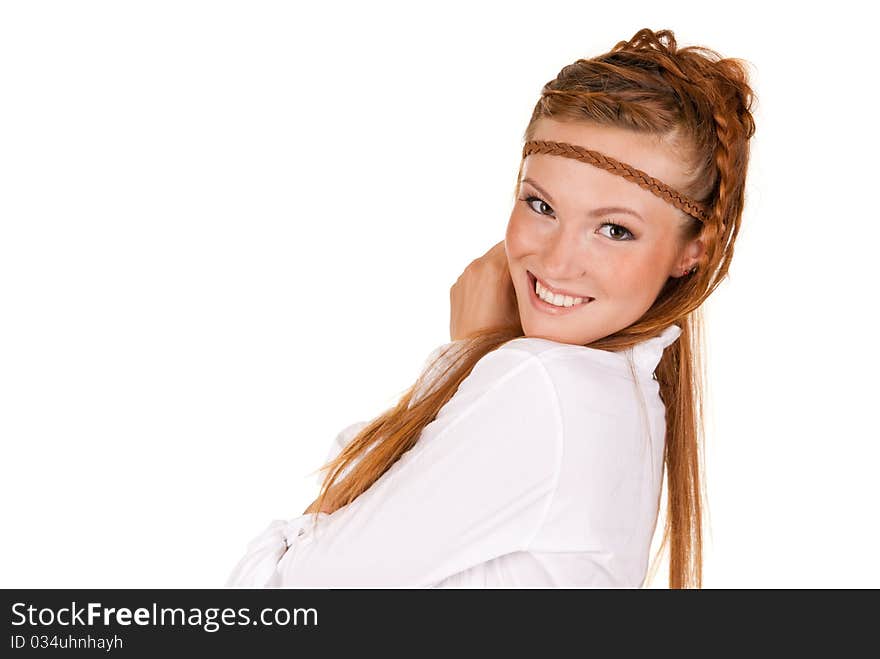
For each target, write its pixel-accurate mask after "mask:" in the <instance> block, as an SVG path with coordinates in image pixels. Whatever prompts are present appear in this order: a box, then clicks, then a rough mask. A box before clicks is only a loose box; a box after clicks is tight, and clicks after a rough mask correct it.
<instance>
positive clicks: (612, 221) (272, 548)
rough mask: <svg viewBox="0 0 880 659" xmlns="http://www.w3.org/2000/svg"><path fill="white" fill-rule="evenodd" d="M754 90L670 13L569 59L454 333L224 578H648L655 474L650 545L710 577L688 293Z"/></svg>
mask: <svg viewBox="0 0 880 659" xmlns="http://www.w3.org/2000/svg"><path fill="white" fill-rule="evenodd" d="M753 100H754V94H753V91H752V89H751V88H750V87H749V83H748V76H747V74H746V70H745V67H744V66H743V63H742V62H741V60H736V59H729V58H728V59H723V58H721V57H720V55H718V54H717V53H716V52H715V51H712V50H709V49H707V48H701V47H688V48H677V46H676V41H675V38H674V35H673V33H672V32H670V31H668V30H662V31H659V32H653V31H652V30H649V29H643V30H640V31H638V32H637V33H636V34H635V35H634V36H633V38H632V39H630V40H629V41H621V42H619V43H618V44H617V45H615V46H614V48H613V49H612V50H611V51H610V52H608V53H605V54H603V55H600V56H597V57H594V58H591V59H581V60H577V61H576V62H574V63H572V64H570V65H568V66H565V67H564V68H563V69H562V70H561V71H560V72H559V75H558V76H557V77H556V78H555V79H553V80H551V81H550V82H548V83H547V84H546V85H545V86H544V88H543V90H542V94H541V98H540V99H539V100H538V103H537V104H536V106H535V108H534V112H533V114H532V117H531V120H530V122H529V124H528V126H527V128H526V131H525V134H524V138H525V145H524V148H523V158H522V161H521V163H520V168H519V173H518V176H517V185H516V200H515V202H514V205H513V210H512V212H511V215H510V220H509V223H508V226H507V233H506V236H505V239H504V240H503V241H501V242H499V243H498V244H497V245H495V246H494V247H492V248H491V249H490V250H489V251H488V252H487V253H486V254H485V255H483V256H482V257H480V258H478V259H477V260H475V261H474V262H473V263H471V264H470V265H469V266H468V267H467V269H466V270H465V271H464V272H463V273H462V275H461V276H460V277H459V279H458V281H456V283H455V285H454V286H453V287H452V289H451V291H450V300H451V308H452V309H451V321H450V330H451V339H452V341H451V342H450V343H448V344H445V345H443V346H440V348H438V349H437V350H435V351H434V353H432V355H431V356H430V357H429V359H428V362H427V363H426V368H425V371H424V372H423V374H422V376H421V377H420V378H419V379H418V381H417V382H416V383H415V384H414V385H413V386H412V387H410V388H409V389H408V390H407V392H406V393H405V394H404V396H403V397H402V398H401V400H400V402H399V403H398V404H397V405H396V406H395V407H394V408H393V409H390V410H388V411H387V412H385V413H383V414H382V415H380V416H379V417H377V418H376V419H374V420H372V421H371V422H362V423H357V424H353V425H351V426H348V427H347V428H345V429H344V430H343V431H342V432H341V433H340V434H339V436H338V437H337V438H336V442H335V444H334V447H333V448H332V449H331V452H330V455H329V456H328V462H327V464H326V465H325V466H324V467H323V469H324V470H326V474H325V476H324V479H323V483H322V487H321V490H320V493H319V496H318V498H317V499H316V500H315V501H314V502H313V503H312V504H311V505H310V506H309V507H308V508H307V509H306V510H305V512H304V513H303V514H302V515H301V516H299V517H296V518H294V519H291V520H275V521H274V522H272V523H271V524H270V525H269V527H268V528H266V529H265V530H264V531H263V532H262V533H261V534H259V535H258V536H257V537H256V538H255V539H254V540H253V541H252V542H251V543H250V545H249V547H248V551H247V553H246V555H245V556H244V557H243V558H242V559H241V561H240V562H239V563H238V565H237V566H236V567H235V569H234V570H233V573H232V574H231V575H230V577H229V579H228V581H227V585H230V586H298V587H365V586H373V587H401V586H408V587H474V586H479V587H525V586H528V587H536V586H544V587H546V586H556V587H583V586H598V587H638V586H641V585H644V583H645V580H646V577H647V573H648V569H647V568H648V558H649V556H648V554H649V550H650V546H651V540H652V536H653V534H654V531H655V529H656V524H657V518H658V514H659V507H660V501H661V488H662V484H663V482H664V477H665V482H666V483H667V502H668V505H667V515H666V523H665V527H664V532H663V541H662V544H661V546H660V552H658V554H659V553H662V551H663V549H664V547H666V546H667V543H668V546H669V550H670V560H669V585H670V587H672V588H686V587H700V586H701V566H702V555H701V546H702V516H701V507H702V499H703V498H704V493H703V482H702V479H701V472H702V467H701V462H702V452H701V436H702V434H703V430H702V419H701V410H702V407H701V401H702V396H701V386H702V385H701V383H702V376H701V370H702V365H701V362H700V361H699V356H700V354H701V342H700V336H701V317H700V315H699V314H700V305H701V304H702V303H703V302H704V301H705V300H706V298H707V297H708V296H709V295H710V294H711V293H712V291H713V290H714V289H715V288H716V287H717V286H718V284H719V283H720V282H721V281H722V280H723V278H724V277H725V276H726V273H727V272H728V268H729V266H730V262H731V258H732V255H733V249H734V241H735V239H736V236H737V233H738V231H739V227H740V220H741V216H742V211H743V205H744V197H745V194H744V191H745V180H746V171H747V166H748V159H749V139H750V138H751V137H752V135H753V134H754V131H755V125H754V119H753V116H752V113H751V105H752V102H753ZM658 557H659V556H658Z"/></svg>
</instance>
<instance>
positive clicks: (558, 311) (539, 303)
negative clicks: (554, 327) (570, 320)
mask: <svg viewBox="0 0 880 659" xmlns="http://www.w3.org/2000/svg"><path fill="white" fill-rule="evenodd" d="M526 275H527V277H528V282H529V300H531V302H532V306H533V307H534V308H535V309H536V310H538V311H542V312H544V313H547V314H550V315H553V316H559V315H562V314H566V313H571V312H573V311H576V310H578V309H581V308H582V307H585V306H587V305H588V304H590V302H592V301H593V298H587V299H586V300H585V301H584V302H581V303H580V304H573V305H571V306H570V307H557V306H556V305H555V304H550V303H549V302H544V300H542V299H541V298H539V297H538V293H537V292H536V291H535V276H534V275H533V274H532V273H531V272H529V271H526ZM572 297H574V296H572Z"/></svg>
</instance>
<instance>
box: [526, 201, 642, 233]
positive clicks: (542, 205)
mask: <svg viewBox="0 0 880 659" xmlns="http://www.w3.org/2000/svg"><path fill="white" fill-rule="evenodd" d="M522 199H523V201H525V202H526V204H527V205H528V206H529V208H531V209H532V210H533V211H534V212H536V213H537V214H538V215H549V214H552V213H553V208H551V207H550V206H548V205H547V203H546V202H545V201H544V200H543V199H541V198H540V197H535V196H534V195H531V196H528V197H523V198H522ZM536 201H537V202H538V204H537V206H533V205H532V204H533V203H534V202H536ZM543 209H547V210H549V211H550V212H549V213H545V212H544V210H543ZM605 227H610V229H611V234H610V235H609V234H604V235H607V236H608V237H609V238H611V240H614V241H617V242H623V241H626V240H635V236H634V235H633V233H632V231H630V230H629V229H627V228H626V227H625V226H623V225H622V224H616V223H614V222H605V223H604V224H603V225H602V228H603V229H604V228H605Z"/></svg>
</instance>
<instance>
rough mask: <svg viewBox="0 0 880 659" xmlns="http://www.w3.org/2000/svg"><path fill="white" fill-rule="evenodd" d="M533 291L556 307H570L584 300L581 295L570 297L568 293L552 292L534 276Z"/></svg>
mask: <svg viewBox="0 0 880 659" xmlns="http://www.w3.org/2000/svg"><path fill="white" fill-rule="evenodd" d="M535 292H536V293H537V294H538V297H539V298H541V299H542V300H544V302H549V303H550V304H552V305H554V306H557V307H572V306H574V305H576V304H580V303H581V302H583V301H584V298H582V297H571V296H570V295H560V294H559V293H556V294H553V293H551V292H550V291H548V290H547V289H546V288H544V287H543V286H542V285H541V282H540V281H538V279H537V278H535Z"/></svg>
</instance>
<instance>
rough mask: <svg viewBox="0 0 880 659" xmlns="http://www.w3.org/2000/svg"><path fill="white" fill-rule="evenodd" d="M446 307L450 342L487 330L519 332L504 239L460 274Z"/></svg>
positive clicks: (519, 326) (450, 290) (514, 295)
mask: <svg viewBox="0 0 880 659" xmlns="http://www.w3.org/2000/svg"><path fill="white" fill-rule="evenodd" d="M449 306H450V318H449V336H450V337H451V338H452V340H453V341H457V340H458V339H462V338H465V337H467V336H469V335H471V334H473V333H475V332H477V331H479V330H485V329H489V328H501V327H516V328H518V330H519V331H520V332H521V331H522V325H521V324H520V319H519V307H518V306H517V304H516V291H515V289H514V287H513V280H511V278H510V270H509V269H508V267H507V253H506V251H505V249H504V241H503V240H502V241H501V242H499V243H496V244H495V245H494V246H493V247H492V248H491V249H490V250H489V251H488V252H486V253H485V254H483V255H482V256H480V257H479V258H477V259H475V260H473V261H471V263H470V264H469V265H468V267H466V268H465V269H464V272H462V273H461V275H459V277H458V279H457V280H456V281H455V284H453V285H452V288H451V289H449Z"/></svg>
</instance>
